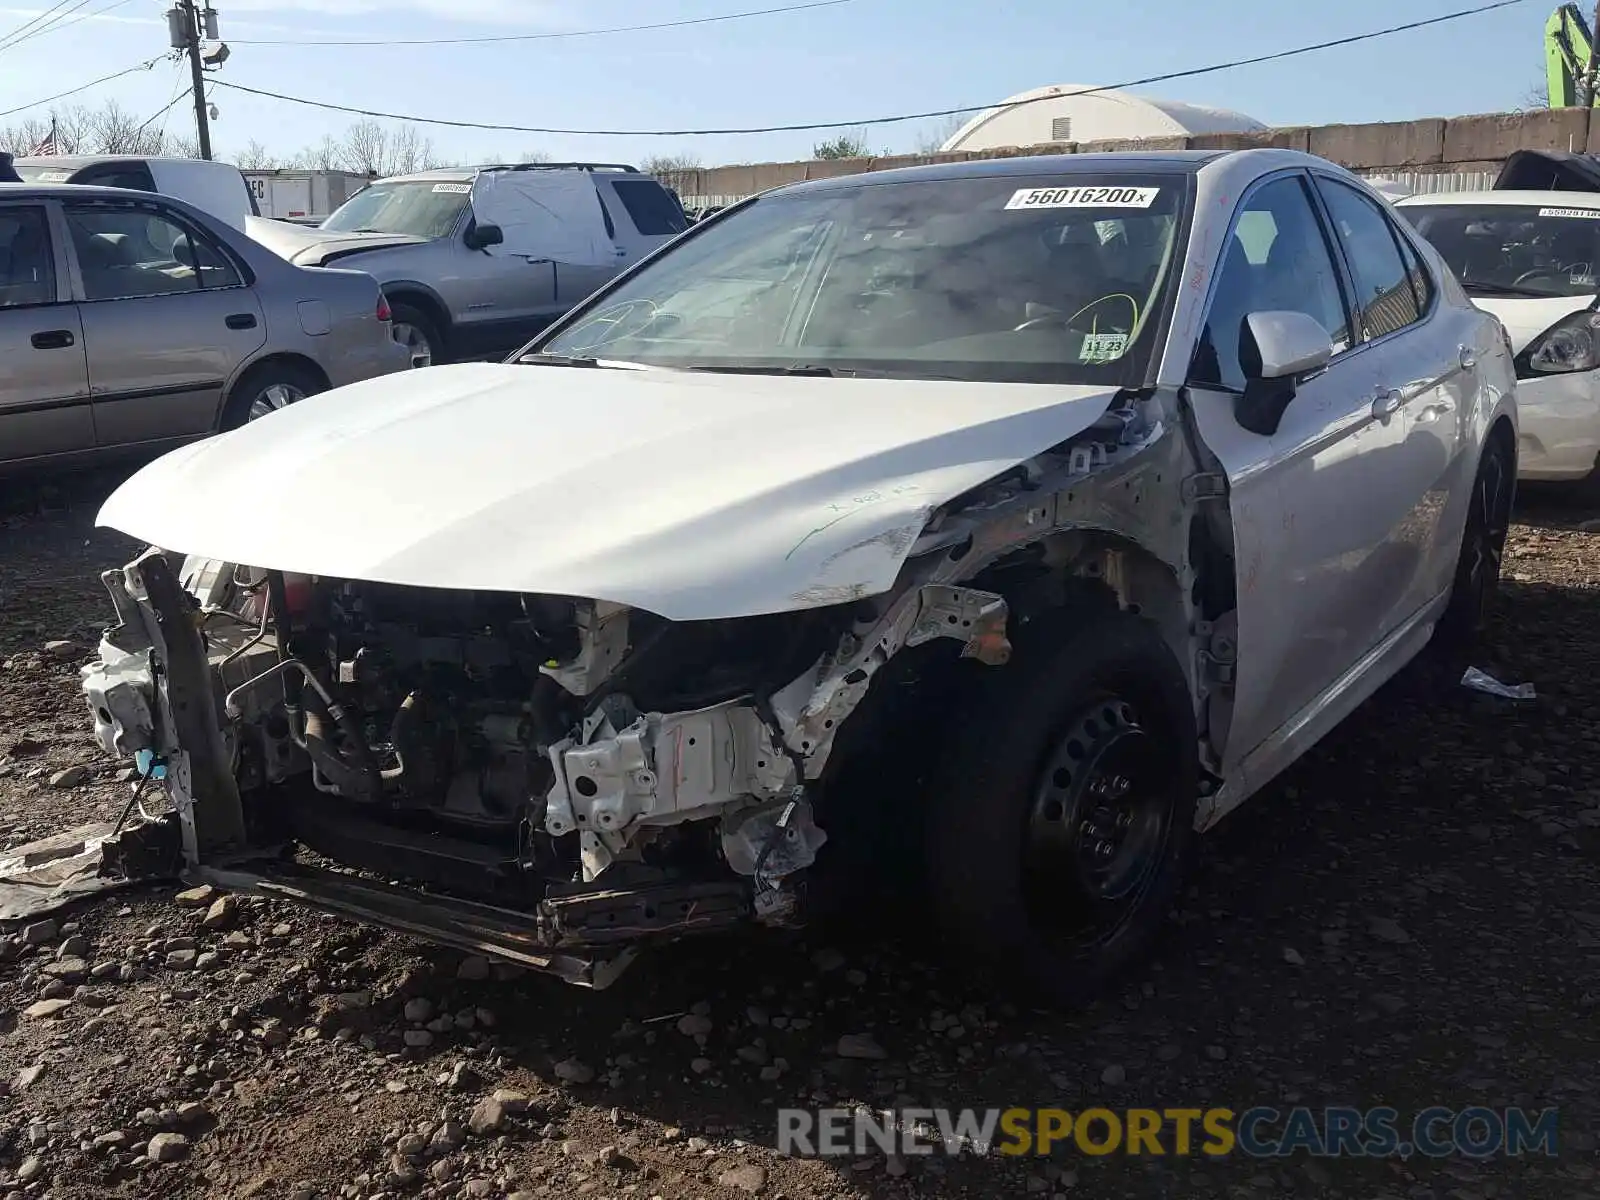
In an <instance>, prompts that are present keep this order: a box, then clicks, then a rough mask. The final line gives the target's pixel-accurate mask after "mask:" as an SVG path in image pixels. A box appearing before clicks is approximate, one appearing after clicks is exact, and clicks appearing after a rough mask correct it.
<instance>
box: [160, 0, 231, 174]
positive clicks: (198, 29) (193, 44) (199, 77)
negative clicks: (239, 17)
mask: <svg viewBox="0 0 1600 1200" xmlns="http://www.w3.org/2000/svg"><path fill="white" fill-rule="evenodd" d="M167 32H168V34H169V37H170V41H171V43H172V48H173V49H174V50H178V51H181V52H183V53H184V54H186V55H187V56H188V58H189V87H190V91H191V92H192V93H193V99H194V130H195V137H196V140H197V141H198V142H199V143H200V157H201V158H210V157H211V117H210V114H209V112H208V111H207V105H206V87H205V63H204V61H203V60H202V57H201V54H200V41H201V39H202V38H211V39H213V40H215V39H216V37H217V13H216V10H215V9H214V8H212V7H211V6H210V5H209V4H207V5H206V7H205V8H204V9H201V8H200V7H199V6H198V5H197V4H196V2H195V0H175V2H174V4H173V6H172V8H170V9H169V10H167ZM226 57H227V47H226V46H224V47H222V48H221V52H220V54H219V55H217V56H215V60H214V64H213V65H217V66H220V65H221V63H222V61H223V59H225V58H226Z"/></svg>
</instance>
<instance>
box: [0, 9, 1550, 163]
mask: <svg viewBox="0 0 1600 1200" xmlns="http://www.w3.org/2000/svg"><path fill="white" fill-rule="evenodd" d="M1527 2H1528V0H1493V3H1489V4H1481V5H1479V6H1477V7H1476V8H1464V9H1461V10H1459V11H1457V12H1452V13H1445V14H1444V15H1442V16H1438V17H1429V18H1427V19H1426V20H1421V21H1408V22H1407V23H1406V24H1404V25H1391V26H1389V27H1388V28H1386V29H1375V30H1372V31H1370V32H1367V33H1357V34H1351V35H1350V36H1349V37H1342V38H1334V39H1332V40H1330V41H1326V42H1315V43H1313V44H1311V45H1309V46H1296V47H1295V48H1293V49H1291V50H1278V51H1275V52H1273V53H1271V54H1259V55H1256V56H1255V57H1254V58H1239V59H1232V60H1230V61H1228V62H1221V63H1213V64H1211V65H1210V66H1206V67H1192V68H1190V69H1188V70H1184V71H1168V72H1166V73H1165V74H1162V75H1147V76H1145V77H1144V78H1142V79H1129V80H1126V81H1124V82H1122V83H1108V84H1104V85H1102V86H1100V87H1092V88H1081V89H1079V90H1078V91H1075V92H1057V93H1054V94H1051V95H1045V96H1036V97H1034V98H1033V99H1031V100H1022V101H1017V102H1016V104H1015V107H1019V108H1020V107H1021V106H1022V105H1024V104H1036V103H1039V102H1040V101H1044V100H1059V99H1062V98H1064V97H1070V96H1089V95H1093V94H1095V93H1096V92H1110V91H1121V90H1123V89H1125V88H1135V87H1144V86H1146V85H1148V84H1152V83H1165V82H1167V81H1168V80H1173V79H1192V78H1194V77H1195V76H1197V75H1210V74H1214V73H1216V72H1218V71H1231V70H1234V69H1236V68H1238V67H1249V66H1255V65H1256V64H1257V63H1265V62H1276V61H1278V60H1279V59H1285V58H1294V57H1295V56H1297V55H1301V54H1311V53H1313V52H1315V51H1318V50H1331V49H1334V48H1336V47H1340V46H1351V45H1355V44H1356V43H1357V42H1366V41H1371V40H1372V39H1373V38H1381V37H1388V36H1390V35H1391V34H1396V33H1405V32H1408V31H1409V30H1413V29H1424V28H1426V27H1428V26H1430V25H1442V24H1444V23H1445V22H1447V21H1459V20H1461V19H1462V18H1464V17H1475V16H1477V15H1479V14H1480V13H1486V12H1493V11H1494V10H1495V9H1499V8H1511V7H1512V6H1514V5H1518V4H1525V3H1527ZM214 82H215V84H216V86H217V87H224V88H231V89H232V90H234V91H236V92H247V93H249V94H250V95H252V96H265V97H267V98H268V99H271V100H284V101H287V102H288V103H290V104H303V105H306V106H308V107H310V108H322V109H327V110H329V111H331V112H342V113H350V114H352V115H354V116H358V117H378V118H382V119H384V120H390V121H409V122H411V123H413V124H416V125H442V126H447V127H449V128H452V129H483V130H489V131H492V132H495V133H544V134H560V135H566V136H571V137H710V136H713V135H718V134H739V133H798V132H813V131H821V130H827V129H859V128H862V127H864V126H867V125H894V124H898V123H900V122H903V121H926V120H929V119H931V118H934V117H955V116H961V115H963V114H965V113H975V112H983V111H985V110H987V109H991V108H999V107H1002V106H1004V105H1005V103H1006V102H1005V101H999V102H990V103H988V104H973V105H967V106H965V107H962V108H941V109H935V110H933V111H931V112H918V113H901V114H899V115H897V116H892V117H866V118H860V119H857V120H854V121H813V122H808V123H805V124H798V125H757V126H745V127H742V128H730V129H555V128H550V127H546V126H539V125H501V124H494V123H490V122H485V121H452V120H449V119H447V118H444V117H418V116H411V115H408V114H405V113H393V112H383V111H380V110H378V109H371V108H355V107H353V106H351V105H347V104H334V103H331V102H329V101H325V100H308V99H306V98H305V97H303V96H288V95H285V94H284V93H282V92H272V91H268V90H266V89H265V88H253V87H246V86H245V85H244V84H242V83H229V82H227V81H226V80H223V79H218V80H215V81H214ZM3 115H4V114H0V116H3Z"/></svg>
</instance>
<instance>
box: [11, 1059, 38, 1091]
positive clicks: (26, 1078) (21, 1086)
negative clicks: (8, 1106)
mask: <svg viewBox="0 0 1600 1200" xmlns="http://www.w3.org/2000/svg"><path fill="white" fill-rule="evenodd" d="M45 1070H46V1068H45V1065H44V1063H42V1062H41V1063H34V1064H33V1066H31V1067H23V1068H22V1070H20V1071H18V1072H17V1077H16V1079H15V1080H13V1081H12V1084H11V1086H12V1087H13V1088H14V1089H16V1090H17V1091H19V1092H25V1091H27V1090H28V1089H29V1088H31V1087H32V1086H33V1085H34V1084H36V1083H38V1082H39V1080H40V1079H42V1078H44V1073H45Z"/></svg>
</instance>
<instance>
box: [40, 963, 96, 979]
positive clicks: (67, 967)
mask: <svg viewBox="0 0 1600 1200" xmlns="http://www.w3.org/2000/svg"><path fill="white" fill-rule="evenodd" d="M44 974H46V975H48V976H50V977H51V978H52V979H64V980H66V981H67V982H68V983H77V982H78V981H79V980H81V979H83V978H84V977H85V976H86V975H88V974H89V964H88V963H86V962H85V961H84V960H83V959H81V958H58V959H56V961H55V962H50V963H45V965H44Z"/></svg>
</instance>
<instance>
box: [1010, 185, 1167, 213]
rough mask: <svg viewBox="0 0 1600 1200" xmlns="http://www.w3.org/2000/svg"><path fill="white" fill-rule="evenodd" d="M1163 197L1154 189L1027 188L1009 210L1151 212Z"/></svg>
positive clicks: (1011, 200) (1017, 196) (1013, 197)
mask: <svg viewBox="0 0 1600 1200" xmlns="http://www.w3.org/2000/svg"><path fill="white" fill-rule="evenodd" d="M1160 194H1161V189H1160V188H1153V187H1060V188H1023V189H1022V190H1020V191H1018V192H1014V193H1012V196H1011V199H1009V200H1007V201H1006V207H1007V208H1149V207H1150V206H1151V205H1152V204H1154V203H1155V199H1156V197H1157V196H1159V195H1160Z"/></svg>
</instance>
